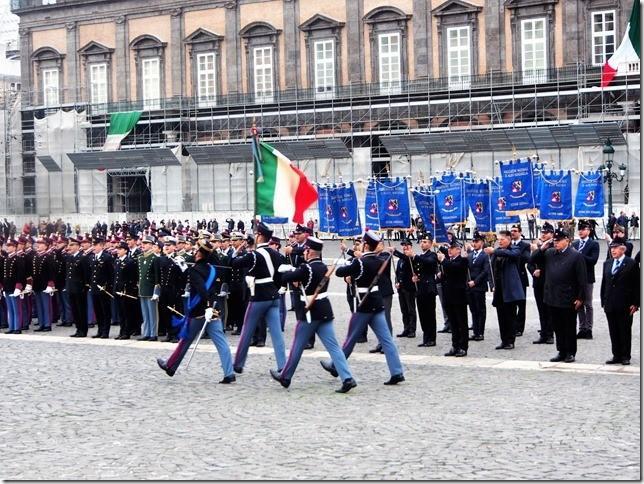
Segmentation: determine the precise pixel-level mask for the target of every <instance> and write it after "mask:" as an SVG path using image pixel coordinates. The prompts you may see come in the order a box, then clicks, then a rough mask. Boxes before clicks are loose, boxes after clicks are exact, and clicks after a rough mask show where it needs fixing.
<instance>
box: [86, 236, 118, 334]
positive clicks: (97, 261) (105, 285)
mask: <svg viewBox="0 0 644 484" xmlns="http://www.w3.org/2000/svg"><path fill="white" fill-rule="evenodd" d="M93 244H94V258H93V259H92V262H91V265H90V268H91V277H90V286H91V287H90V291H91V293H92V301H93V303H94V313H95V314H96V324H97V326H98V331H97V332H96V334H95V335H94V336H92V338H103V339H106V338H109V336H110V325H111V304H112V297H114V294H113V289H112V284H113V283H114V259H113V258H112V256H111V255H110V254H109V253H108V252H107V251H106V250H105V239H104V238H103V237H102V236H98V237H95V238H94V240H93Z"/></svg>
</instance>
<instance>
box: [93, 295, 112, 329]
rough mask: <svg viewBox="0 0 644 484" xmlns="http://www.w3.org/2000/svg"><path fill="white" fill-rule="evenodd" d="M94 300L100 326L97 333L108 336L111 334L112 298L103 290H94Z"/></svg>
mask: <svg viewBox="0 0 644 484" xmlns="http://www.w3.org/2000/svg"><path fill="white" fill-rule="evenodd" d="M92 302H93V303H94V314H95V315H96V325H97V326H98V328H97V329H98V331H97V332H96V334H98V335H100V336H105V337H107V336H109V335H110V325H111V324H112V315H111V309H112V298H111V297H109V296H108V295H107V294H106V293H105V292H103V291H99V292H96V293H95V292H94V291H92Z"/></svg>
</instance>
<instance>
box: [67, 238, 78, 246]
mask: <svg viewBox="0 0 644 484" xmlns="http://www.w3.org/2000/svg"><path fill="white" fill-rule="evenodd" d="M68 243H70V244H77V245H80V238H78V237H70V238H69V240H68Z"/></svg>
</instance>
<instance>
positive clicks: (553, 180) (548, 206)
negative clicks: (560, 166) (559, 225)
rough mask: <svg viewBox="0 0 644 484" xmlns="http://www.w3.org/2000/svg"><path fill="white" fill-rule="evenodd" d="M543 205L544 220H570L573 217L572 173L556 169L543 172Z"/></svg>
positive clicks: (540, 212)
mask: <svg viewBox="0 0 644 484" xmlns="http://www.w3.org/2000/svg"><path fill="white" fill-rule="evenodd" d="M541 177H542V179H543V180H542V184H543V185H542V188H541V207H540V209H539V218H541V219H542V220H569V219H571V218H572V175H571V173H570V172H569V171H568V172H563V171H556V172H551V173H548V174H546V173H542V174H541Z"/></svg>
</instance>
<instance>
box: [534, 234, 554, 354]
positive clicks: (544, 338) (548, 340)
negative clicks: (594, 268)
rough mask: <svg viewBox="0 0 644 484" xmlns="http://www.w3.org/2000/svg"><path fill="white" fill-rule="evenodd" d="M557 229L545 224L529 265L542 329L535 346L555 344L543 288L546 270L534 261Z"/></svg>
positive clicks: (549, 242) (550, 241) (550, 240)
mask: <svg viewBox="0 0 644 484" xmlns="http://www.w3.org/2000/svg"><path fill="white" fill-rule="evenodd" d="M554 231H555V228H554V227H553V226H552V225H551V224H549V223H548V222H545V223H544V224H543V227H542V228H541V239H540V240H539V241H538V242H537V245H536V246H535V247H533V252H532V254H531V255H530V262H529V263H528V266H527V267H528V271H529V272H530V273H531V274H532V288H533V290H534V300H535V302H536V303H537V311H538V312H539V325H540V326H541V329H540V330H539V334H540V336H539V338H538V339H537V340H535V341H533V342H532V343H533V344H535V345H542V344H547V345H551V344H554V342H555V340H554V333H553V330H552V321H551V317H552V316H551V314H550V312H549V309H548V306H547V305H546V303H545V302H544V301H543V288H544V285H545V280H546V268H545V265H544V264H543V263H537V262H535V260H534V258H535V257H534V256H535V252H534V251H536V250H539V249H540V248H541V246H542V245H543V244H546V243H547V244H551V243H552V236H553V234H554Z"/></svg>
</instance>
